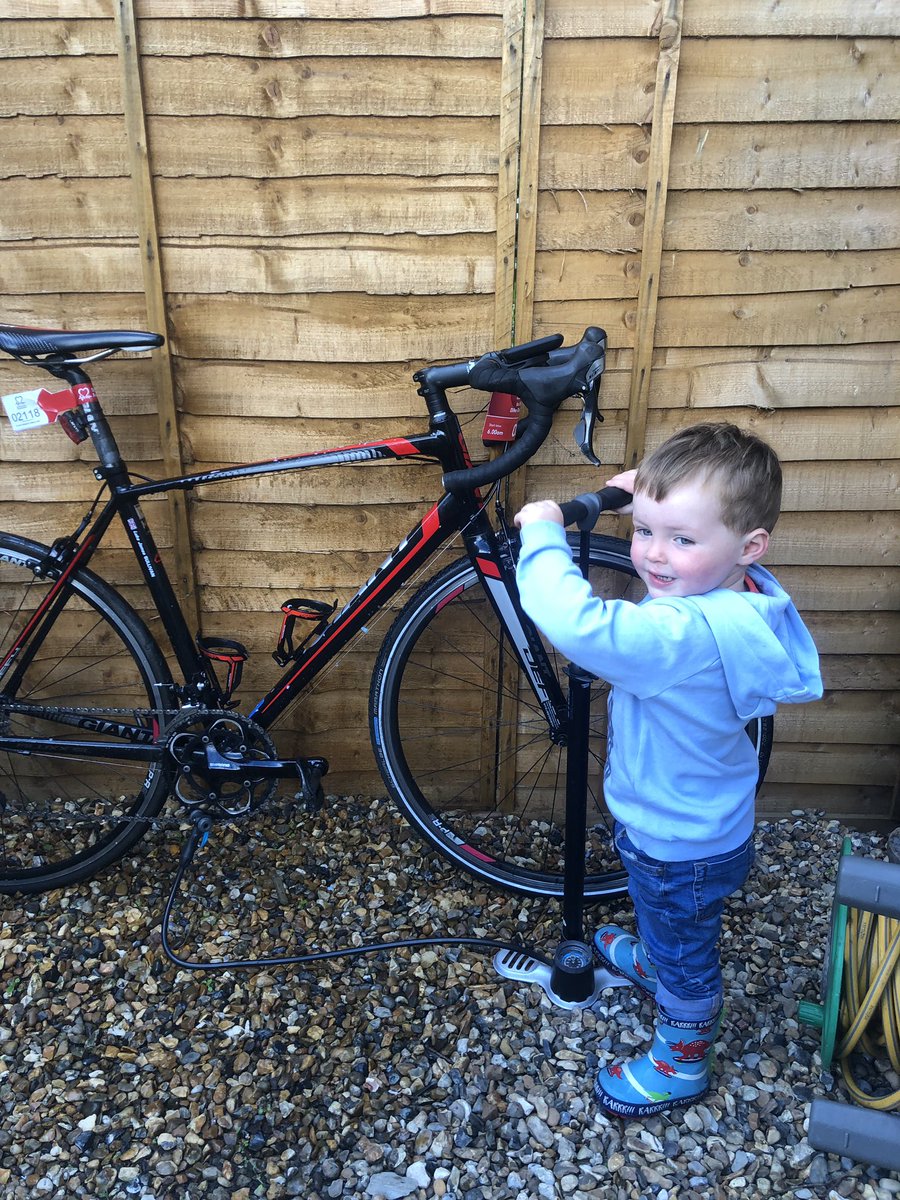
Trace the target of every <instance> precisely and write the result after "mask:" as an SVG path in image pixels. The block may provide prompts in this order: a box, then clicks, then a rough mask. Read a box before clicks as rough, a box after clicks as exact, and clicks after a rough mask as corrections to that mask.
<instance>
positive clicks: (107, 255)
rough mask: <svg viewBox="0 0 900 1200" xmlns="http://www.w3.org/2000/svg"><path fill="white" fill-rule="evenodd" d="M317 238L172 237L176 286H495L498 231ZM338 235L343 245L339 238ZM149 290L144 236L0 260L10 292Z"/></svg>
mask: <svg viewBox="0 0 900 1200" xmlns="http://www.w3.org/2000/svg"><path fill="white" fill-rule="evenodd" d="M307 241H308V243H309V244H308V245H306V246H303V247H297V248H291V247H286V246H278V245H277V244H271V245H259V244H257V245H256V246H253V247H250V246H228V245H219V246H213V245H210V244H209V243H208V242H204V243H200V244H197V245H193V246H185V245H164V246H163V247H162V255H161V257H162V266H163V275H164V278H165V281H166V286H167V287H168V288H169V289H170V290H171V291H174V292H195V293H217V292H225V291H227V292H252V293H257V294H260V295H263V294H265V295H277V294H281V293H292V292H357V291H358V292H368V293H369V294H373V295H378V294H383V295H426V296H427V295H434V294H436V293H438V292H444V293H455V294H457V295H460V294H469V293H474V292H481V293H487V292H490V293H493V290H494V260H495V255H494V238H493V235H491V234H488V233H484V234H449V235H447V236H446V237H443V238H437V237H416V236H415V235H404V234H400V235H397V236H395V237H384V238H379V237H378V236H377V235H375V234H369V235H351V236H350V237H339V236H338V235H328V236H325V237H322V238H313V237H311V238H308V239H307ZM329 241H331V242H338V243H339V244H338V245H329ZM67 286H70V287H71V288H72V289H73V290H77V291H100V292H110V291H123V292H135V291H141V292H142V291H143V276H142V273H141V262H140V251H139V247H138V246H137V244H136V243H135V244H134V245H119V246H114V245H107V244H106V243H104V242H100V243H97V244H94V245H91V246H79V245H77V244H75V245H73V244H72V243H70V242H66V243H65V244H62V245H59V246H53V245H42V246H34V245H29V244H27V243H19V244H17V245H16V246H14V247H13V246H10V247H9V248H8V249H7V252H6V253H5V254H4V255H3V257H2V260H0V290H2V291H3V292H4V293H6V294H15V293H21V294H25V295H27V294H29V293H32V292H44V291H46V292H59V291H64V290H65V289H66V287H67Z"/></svg>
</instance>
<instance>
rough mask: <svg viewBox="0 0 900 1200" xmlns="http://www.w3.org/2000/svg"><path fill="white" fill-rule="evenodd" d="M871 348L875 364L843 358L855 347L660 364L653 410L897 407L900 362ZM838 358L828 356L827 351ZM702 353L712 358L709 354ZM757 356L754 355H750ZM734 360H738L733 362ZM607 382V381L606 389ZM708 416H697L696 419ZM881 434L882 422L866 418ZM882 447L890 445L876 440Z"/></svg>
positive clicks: (732, 351)
mask: <svg viewBox="0 0 900 1200" xmlns="http://www.w3.org/2000/svg"><path fill="white" fill-rule="evenodd" d="M856 348H857V349H866V350H868V351H869V354H870V356H871V359H870V361H865V360H862V361H861V360H859V359H856V358H847V359H841V358H840V357H839V356H840V355H841V354H842V353H848V352H849V351H850V350H851V349H854V347H849V346H848V347H822V346H819V347H815V348H814V349H813V350H812V351H811V350H810V348H809V347H804V348H803V349H805V350H806V351H807V353H818V354H821V357H820V358H816V359H810V358H803V357H800V356H799V350H800V349H801V348H799V347H798V348H794V349H792V350H791V351H787V352H782V354H783V355H784V354H792V355H794V354H796V355H798V357H797V358H796V359H793V360H792V361H785V357H778V358H776V357H774V356H772V357H770V356H768V355H766V356H765V357H762V356H757V358H756V359H755V360H752V359H748V360H747V361H740V359H738V358H737V354H738V353H739V352H740V350H741V347H734V348H733V349H730V350H729V351H728V354H729V358H730V359H731V361H727V362H716V361H712V362H698V363H696V364H694V365H691V366H685V367H681V366H678V365H671V366H670V365H669V364H668V363H661V364H660V365H659V366H658V367H657V369H656V370H654V372H653V375H652V377H651V382H650V406H651V408H697V409H705V408H717V407H720V406H728V405H739V406H750V407H754V408H761V409H776V408H777V409H786V408H842V407H860V408H873V407H877V406H879V405H881V406H888V405H893V404H895V403H896V397H897V389H898V386H900V363H898V362H897V361H896V360H895V359H893V358H890V357H884V358H882V357H881V356H880V355H879V350H880V347H878V346H874V347H856ZM829 349H830V350H832V355H833V356H826V355H825V351H826V350H829ZM700 353H706V354H708V353H709V351H708V350H705V351H701V352H700ZM750 353H752V352H750ZM732 356H733V357H732ZM605 383H606V380H604V384H605ZM702 416H703V414H702V413H698V414H697V419H700V418H701V417H702ZM863 419H864V420H866V421H868V422H869V423H870V424H871V427H872V429H873V431H874V430H876V429H877V419H876V418H874V417H872V418H866V417H863ZM872 436H873V437H874V438H875V439H876V444H877V445H878V446H879V447H880V450H879V453H881V452H883V451H886V450H887V449H888V446H889V443H887V442H886V441H883V440H881V439H880V437H879V435H878V434H877V433H874V432H873V435H872Z"/></svg>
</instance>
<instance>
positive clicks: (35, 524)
mask: <svg viewBox="0 0 900 1200" xmlns="http://www.w3.org/2000/svg"><path fill="white" fill-rule="evenodd" d="M142 506H143V508H144V512H145V515H146V517H147V521H148V522H149V524H150V527H151V528H152V530H153V533H154V536H155V539H156V542H157V545H158V546H160V547H163V548H168V547H171V545H172V523H171V520H170V516H169V506H168V502H167V501H166V500H165V499H156V498H154V497H149V498H147V499H146V500H145V501H142ZM83 516H84V505H83V504H79V503H77V502H74V501H61V502H59V503H57V504H45V503H37V504H19V503H16V502H14V501H10V500H5V501H2V502H0V529H5V530H8V531H11V532H14V533H16V534H18V535H19V536H20V537H26V538H33V539H34V540H35V541H36V542H44V543H45V544H46V545H50V544H51V543H52V542H53V541H54V540H55V539H56V538H58V537H60V536H62V535H63V534H68V533H71V532H72V530H74V529H76V528H77V527H78V525H79V523H80V521H81V518H82V517H83ZM127 544H128V543H127V539H126V537H125V531H124V529H123V528H122V526H121V523H116V522H113V524H112V525H111V526H110V527H109V530H108V532H107V534H106V535H105V538H104V545H108V546H109V547H111V548H114V549H121V548H122V547H123V546H127Z"/></svg>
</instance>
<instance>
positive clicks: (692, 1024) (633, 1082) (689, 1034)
mask: <svg viewBox="0 0 900 1200" xmlns="http://www.w3.org/2000/svg"><path fill="white" fill-rule="evenodd" d="M721 1020H722V1009H721V1008H720V1009H719V1011H718V1012H717V1013H716V1015H715V1016H714V1017H712V1018H711V1019H710V1020H708V1021H678V1020H675V1019H674V1018H673V1017H669V1016H667V1015H666V1013H664V1012H663V1010H662V1009H659V1010H658V1012H657V1021H656V1030H655V1032H654V1035H653V1045H652V1046H651V1047H650V1053H649V1054H645V1055H644V1056H643V1058H635V1059H632V1060H631V1061H629V1062H626V1063H613V1065H612V1066H609V1067H604V1068H603V1069H602V1070H601V1071H600V1072H599V1073H598V1075H597V1079H596V1082H595V1083H594V1096H595V1098H596V1100H597V1103H598V1104H599V1105H600V1107H601V1108H603V1109H605V1110H606V1112H609V1113H612V1114H613V1115H614V1116H617V1117H649V1116H652V1115H653V1114H654V1113H661V1112H667V1111H668V1110H669V1109H670V1108H679V1107H683V1106H685V1105H689V1104H693V1103H694V1101H695V1100H699V1099H700V1097H701V1096H702V1095H704V1093H706V1092H707V1091H708V1090H709V1083H710V1075H711V1072H712V1059H713V1044H714V1042H715V1039H716V1034H717V1033H718V1031H719V1025H720V1023H721Z"/></svg>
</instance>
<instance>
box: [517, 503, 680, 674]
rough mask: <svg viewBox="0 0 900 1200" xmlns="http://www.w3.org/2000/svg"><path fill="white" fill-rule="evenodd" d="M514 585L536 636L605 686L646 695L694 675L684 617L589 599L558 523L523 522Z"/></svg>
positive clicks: (664, 606) (663, 606) (673, 609)
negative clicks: (542, 637)
mask: <svg viewBox="0 0 900 1200" xmlns="http://www.w3.org/2000/svg"><path fill="white" fill-rule="evenodd" d="M526 507H531V506H526ZM536 507H539V506H536ZM523 512H524V510H523ZM517 579H518V583H519V593H520V596H521V600H522V607H523V608H524V609H525V611H526V613H528V615H529V616H530V617H531V619H532V620H533V621H534V623H535V624H536V625H537V627H538V628H539V629H540V630H541V632H542V633H543V634H544V635H545V636H546V637H547V638H548V640H549V641H550V642H551V643H552V644H553V645H554V646H555V647H556V648H557V649H558V650H559V651H560V652H561V653H562V654H564V655H565V656H566V657H567V658H569V659H571V660H572V662H575V663H578V665H579V666H581V667H584V668H585V669H586V670H588V671H591V672H592V673H593V674H596V675H599V676H600V677H601V678H603V679H605V680H607V682H609V683H611V684H614V685H617V686H621V687H623V688H625V690H626V691H629V692H632V693H634V694H635V695H642V696H651V695H655V694H656V693H657V692H658V691H660V690H662V689H663V688H665V687H668V686H671V684H672V683H673V682H675V681H677V680H680V679H683V678H685V677H686V675H687V674H690V673H692V672H693V671H694V670H696V669H697V665H698V664H697V661H696V657H695V654H696V650H697V646H696V637H695V635H694V636H692V635H691V624H692V622H691V620H690V617H689V615H688V614H687V613H686V612H685V611H684V610H683V609H682V608H680V607H679V606H677V605H674V604H672V605H670V604H668V603H666V602H664V601H663V602H657V603H656V605H655V606H646V605H642V606H638V605H636V604H633V603H631V602H630V601H628V600H608V601H604V600H603V599H601V598H600V597H598V596H594V595H593V594H592V592H591V588H590V584H589V583H587V581H586V580H585V579H584V578H583V577H582V575H581V572H580V570H579V569H578V567H577V566H576V565H575V563H574V562H573V560H572V553H571V550H570V549H569V545H568V542H567V541H566V535H565V532H564V530H563V528H562V526H561V525H560V524H559V523H558V522H555V521H552V520H551V521H548V520H541V519H536V520H534V521H529V520H526V521H525V522H524V523H523V525H522V552H521V555H520V558H519V565H518V568H517ZM692 650H693V651H694V653H692ZM692 660H693V661H692Z"/></svg>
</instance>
